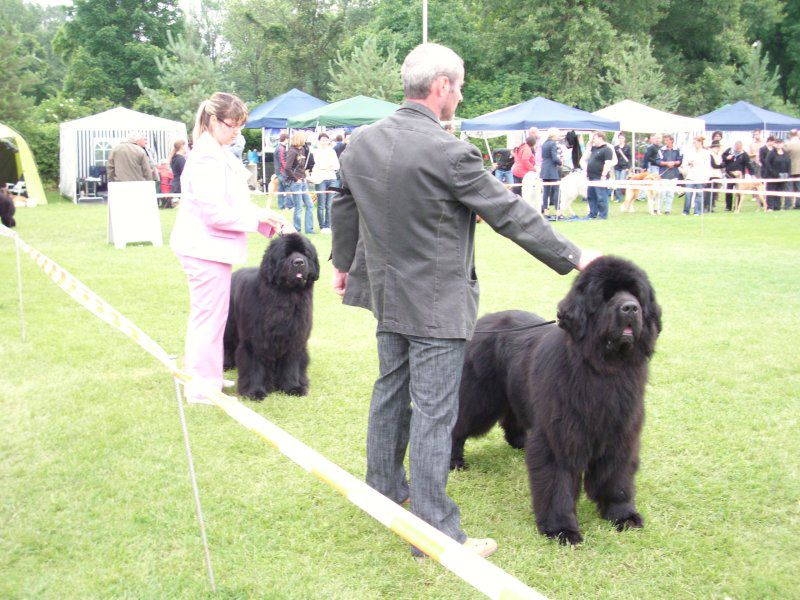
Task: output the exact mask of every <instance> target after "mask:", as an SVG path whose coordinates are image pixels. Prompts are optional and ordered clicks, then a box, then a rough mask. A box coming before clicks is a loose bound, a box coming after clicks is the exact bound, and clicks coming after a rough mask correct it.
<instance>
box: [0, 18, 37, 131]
mask: <svg viewBox="0 0 800 600" xmlns="http://www.w3.org/2000/svg"><path fill="white" fill-rule="evenodd" d="M22 39H23V38H22V36H21V35H20V33H19V32H18V31H17V30H16V28H14V27H13V26H9V25H6V24H4V23H0V64H1V65H3V67H2V69H3V91H2V93H0V121H7V122H9V123H10V124H12V125H14V124H19V123H20V122H21V121H23V120H24V119H26V118H27V115H28V111H30V109H31V107H32V106H33V99H32V98H31V97H30V94H31V93H32V92H33V89H34V85H35V82H36V78H35V76H34V73H33V71H32V67H33V65H34V58H33V57H32V56H31V55H30V53H28V52H26V51H25V49H24V47H23V45H22Z"/></svg>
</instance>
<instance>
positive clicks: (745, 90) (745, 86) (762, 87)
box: [725, 42, 784, 110]
mask: <svg viewBox="0 0 800 600" xmlns="http://www.w3.org/2000/svg"><path fill="white" fill-rule="evenodd" d="M779 80H780V77H779V76H778V67H775V68H774V69H773V70H772V71H770V68H769V64H768V60H767V57H766V55H763V54H762V53H761V44H760V43H759V42H756V43H754V44H753V47H752V48H751V50H750V52H749V53H748V55H747V60H746V61H745V63H744V64H742V65H741V66H740V67H739V68H738V69H737V71H736V75H735V76H734V78H732V79H729V80H728V81H727V85H726V87H725V91H726V94H727V96H728V100H729V101H732V102H735V101H737V100H746V101H747V102H750V103H751V104H755V105H756V106H760V107H762V108H766V109H767V110H780V109H783V108H784V103H783V101H782V100H781V99H780V98H779V97H778V95H777V92H778V82H779Z"/></svg>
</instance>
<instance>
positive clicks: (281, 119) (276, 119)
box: [244, 88, 328, 129]
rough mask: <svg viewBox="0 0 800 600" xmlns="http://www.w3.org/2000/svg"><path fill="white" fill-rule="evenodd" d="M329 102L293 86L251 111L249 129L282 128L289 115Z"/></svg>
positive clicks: (247, 124)
mask: <svg viewBox="0 0 800 600" xmlns="http://www.w3.org/2000/svg"><path fill="white" fill-rule="evenodd" d="M326 104H328V103H327V102H325V100H320V99H319V98H315V97H314V96H312V95H311V94H306V93H305V92H301V91H300V90H298V89H297V88H292V89H291V90H289V91H288V92H286V93H285V94H281V95H280V96H278V97H277V98H273V99H272V100H270V101H269V102H265V103H264V104H260V105H258V106H256V107H255V108H254V109H253V110H251V111H250V116H249V118H248V120H247V123H245V125H244V126H245V127H246V128H249V129H258V128H268V129H281V128H285V127H286V120H287V119H288V118H289V117H293V116H295V115H299V114H300V113H304V112H306V111H309V110H312V109H314V108H319V107H320V106H325V105H326Z"/></svg>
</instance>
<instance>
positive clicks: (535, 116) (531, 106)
mask: <svg viewBox="0 0 800 600" xmlns="http://www.w3.org/2000/svg"><path fill="white" fill-rule="evenodd" d="M531 127H540V128H547V127H557V128H559V129H584V130H586V129H600V130H602V131H619V121H612V120H611V119H606V118H604V117H599V116H597V115H593V114H592V113H590V112H586V111H585V110H581V109H579V108H572V107H571V106H567V105H566V104H561V103H560V102H554V101H553V100H548V99H547V98H542V97H541V96H537V97H536V98H534V99H533V100H528V101H527V102H523V103H522V104H517V105H515V106H509V107H508V108H503V109H501V110H496V111H494V112H491V113H488V114H485V115H482V116H480V117H475V118H474V119H465V120H463V121H461V129H462V130H463V131H518V130H522V129H529V128H531Z"/></svg>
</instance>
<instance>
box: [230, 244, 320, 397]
mask: <svg viewBox="0 0 800 600" xmlns="http://www.w3.org/2000/svg"><path fill="white" fill-rule="evenodd" d="M317 279H319V260H318V259H317V251H316V249H315V248H314V245H313V244H312V243H311V242H310V241H309V240H308V239H307V238H305V237H303V236H302V235H300V234H298V233H292V234H289V235H284V236H281V237H277V238H275V239H274V240H272V242H271V243H270V245H269V247H268V248H267V251H266V252H265V253H264V258H263V259H262V261H261V266H260V267H258V268H256V267H251V268H246V269H239V270H238V271H236V272H235V273H234V274H233V278H232V280H231V304H230V308H229V309H228V322H227V324H226V325H225V338H224V339H225V368H226V369H232V368H233V367H237V368H238V371H239V378H238V392H239V394H240V395H241V396H246V397H248V398H253V399H256V400H262V399H263V398H264V396H266V395H267V394H269V393H271V392H273V391H276V390H277V391H281V392H285V393H287V394H293V395H296V396H305V395H306V394H307V393H308V376H307V374H306V370H307V369H308V348H307V343H308V337H309V335H310V334H311V311H312V304H313V302H312V301H313V291H314V282H315V281H316V280H317Z"/></svg>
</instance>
